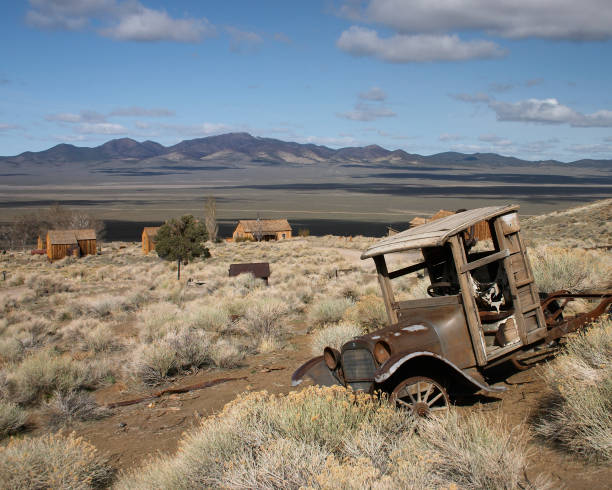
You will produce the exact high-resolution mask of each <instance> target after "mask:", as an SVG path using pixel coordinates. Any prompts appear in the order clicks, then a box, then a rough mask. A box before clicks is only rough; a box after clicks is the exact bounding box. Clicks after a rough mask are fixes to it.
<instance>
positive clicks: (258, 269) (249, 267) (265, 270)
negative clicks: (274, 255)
mask: <svg viewBox="0 0 612 490" xmlns="http://www.w3.org/2000/svg"><path fill="white" fill-rule="evenodd" d="M240 274H253V276H254V277H255V278H257V279H261V280H263V281H264V282H265V283H266V284H268V278H269V277H270V264H269V263H268V262H251V263H246V264H230V267H229V276H230V277H235V276H238V275H240Z"/></svg>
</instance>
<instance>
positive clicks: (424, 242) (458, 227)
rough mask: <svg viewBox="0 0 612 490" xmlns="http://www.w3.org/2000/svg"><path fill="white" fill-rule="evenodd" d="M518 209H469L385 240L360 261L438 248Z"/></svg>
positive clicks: (362, 256)
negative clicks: (476, 227)
mask: <svg viewBox="0 0 612 490" xmlns="http://www.w3.org/2000/svg"><path fill="white" fill-rule="evenodd" d="M518 208H519V206H518V205H511V206H490V207H486V208H478V209H470V210H468V211H463V212H462V213H457V214H452V215H450V216H447V217H445V218H440V219H437V220H435V221H430V222H428V223H425V224H424V225H420V226H417V227H415V228H409V229H407V230H405V231H402V232H401V233H398V234H397V235H393V236H390V237H387V238H383V239H382V240H380V241H379V242H378V243H375V244H374V245H372V246H371V247H370V248H368V249H367V250H366V251H365V252H363V254H361V258H362V259H368V258H371V257H376V256H377V255H383V254H388V253H394V252H402V251H404V250H413V249H415V248H421V247H438V246H440V245H442V244H444V243H445V242H446V240H448V238H449V237H451V236H453V235H456V234H457V233H459V232H460V231H463V230H465V229H466V228H469V227H470V226H472V225H475V224H476V223H478V222H479V221H482V220H489V219H491V218H494V217H495V216H500V215H502V214H506V213H509V212H511V211H516V210H517V209H518Z"/></svg>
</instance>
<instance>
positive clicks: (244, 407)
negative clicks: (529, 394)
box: [117, 387, 533, 489]
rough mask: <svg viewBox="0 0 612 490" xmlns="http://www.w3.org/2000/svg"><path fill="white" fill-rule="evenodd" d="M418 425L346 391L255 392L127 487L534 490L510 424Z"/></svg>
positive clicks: (521, 440) (455, 420)
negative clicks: (518, 488)
mask: <svg viewBox="0 0 612 490" xmlns="http://www.w3.org/2000/svg"><path fill="white" fill-rule="evenodd" d="M418 423H419V424H421V426H420V427H419V429H418V431H415V430H414V429H415V427H416V424H417V421H415V420H414V419H413V418H412V417H410V416H409V415H408V414H406V413H404V412H402V411H399V410H397V409H395V408H393V407H392V406H391V405H390V404H388V403H386V402H384V400H383V401H381V400H380V399H377V398H373V397H370V396H368V395H365V394H363V393H358V394H356V393H353V392H351V391H350V390H345V389H344V388H341V387H331V388H320V387H310V388H307V389H305V390H303V391H301V392H292V393H289V394H287V395H281V396H275V395H268V394H267V393H265V392H258V393H250V394H246V395H243V396H242V397H240V398H239V399H237V400H235V401H233V402H231V403H229V404H228V405H226V406H225V408H224V409H223V411H222V412H221V413H220V414H219V415H217V416H211V417H209V418H207V419H205V420H204V421H203V422H202V425H201V427H200V428H199V429H198V430H196V431H195V432H193V433H191V434H188V435H187V436H186V437H185V438H184V439H183V441H182V442H181V444H180V448H179V451H178V453H177V454H176V456H174V457H160V458H158V459H156V460H154V461H152V462H151V463H149V464H148V465H147V466H146V467H144V468H143V469H141V470H135V471H132V472H131V473H129V474H125V475H123V476H122V478H121V480H120V481H119V482H118V485H117V488H119V489H128V488H129V489H139V488H143V489H144V488H177V489H186V488H195V487H198V488H200V487H215V488H237V487H238V488H292V489H297V488H384V489H393V488H398V487H399V488H424V487H451V488H452V487H457V486H461V487H462V488H516V487H519V486H520V487H522V488H533V487H532V485H530V484H529V482H527V481H526V480H525V478H524V470H525V466H526V460H525V444H526V442H525V441H526V438H525V437H524V435H523V434H517V433H516V431H507V430H504V429H502V428H501V427H502V424H501V423H500V420H498V419H495V418H493V419H489V418H484V417H483V416H482V415H480V414H479V415H473V416H471V417H469V418H468V419H467V420H466V421H463V420H462V419H460V418H459V417H458V416H457V415H456V414H451V415H450V416H448V417H442V418H440V419H432V420H423V421H419V422H418ZM357 468H358V471H357V470H356V469H357Z"/></svg>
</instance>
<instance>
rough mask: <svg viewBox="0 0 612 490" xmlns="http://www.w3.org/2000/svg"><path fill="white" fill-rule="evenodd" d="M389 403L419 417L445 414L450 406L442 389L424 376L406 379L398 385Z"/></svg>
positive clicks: (438, 384) (435, 382)
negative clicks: (439, 413) (437, 413)
mask: <svg viewBox="0 0 612 490" xmlns="http://www.w3.org/2000/svg"><path fill="white" fill-rule="evenodd" d="M391 402H392V403H395V404H396V405H397V406H398V407H400V408H404V409H406V410H409V411H411V412H412V413H413V414H414V415H417V416H419V417H427V416H429V415H431V414H432V413H436V412H442V413H443V412H447V411H448V409H449V406H450V401H449V398H448V394H447V393H446V390H445V389H444V387H443V386H442V385H441V384H440V383H438V382H437V381H434V380H433V379H431V378H426V377H424V376H416V377H413V378H408V379H405V380H404V381H402V382H401V383H400V384H398V385H397V386H396V387H395V389H394V390H393V392H392V393H391Z"/></svg>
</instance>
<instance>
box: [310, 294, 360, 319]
mask: <svg viewBox="0 0 612 490" xmlns="http://www.w3.org/2000/svg"><path fill="white" fill-rule="evenodd" d="M352 305H353V302H352V301H351V300H350V299H348V298H331V299H324V300H321V301H318V302H316V303H313V305H312V307H311V308H310V311H309V313H308V319H309V320H310V321H311V322H312V323H313V324H314V325H315V326H320V325H324V324H326V323H337V322H339V321H340V320H342V315H344V312H345V311H346V310H347V309H348V308H350V307H351V306H352Z"/></svg>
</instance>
